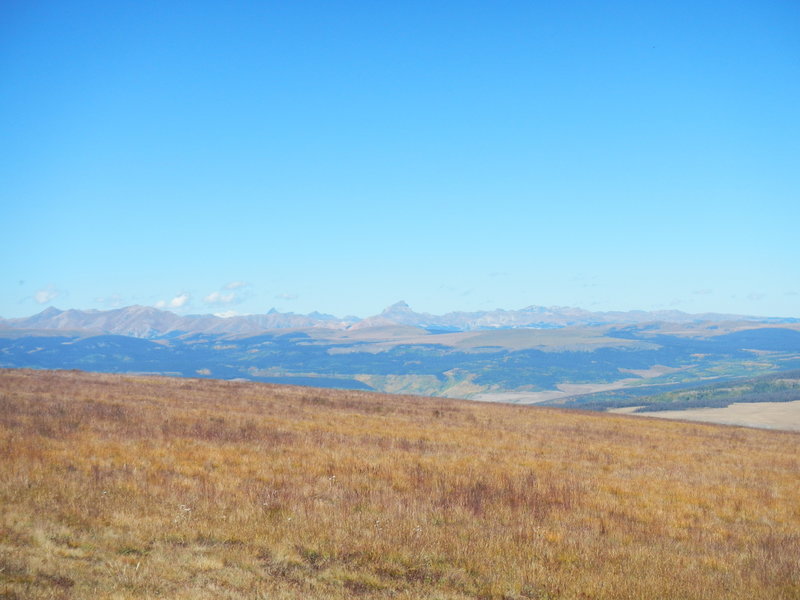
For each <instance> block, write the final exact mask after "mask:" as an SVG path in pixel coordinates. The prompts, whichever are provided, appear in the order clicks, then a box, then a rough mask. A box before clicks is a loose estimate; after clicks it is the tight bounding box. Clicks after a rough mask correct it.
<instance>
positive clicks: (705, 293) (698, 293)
mask: <svg viewBox="0 0 800 600" xmlns="http://www.w3.org/2000/svg"><path fill="white" fill-rule="evenodd" d="M713 293H714V290H709V289H703V290H693V291H692V294H694V295H695V296H708V295H709V294H713Z"/></svg>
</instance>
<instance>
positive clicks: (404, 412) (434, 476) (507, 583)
mask: <svg viewBox="0 0 800 600" xmlns="http://www.w3.org/2000/svg"><path fill="white" fill-rule="evenodd" d="M0 404H1V405H2V407H1V409H0V449H1V451H2V462H0V507H1V508H0V510H1V511H2V514H1V515H0V518H1V519H2V520H0V598H120V599H123V598H156V597H159V598H185V599H190V598H191V599H198V598H253V599H256V598H264V599H267V598H269V599H281V598H311V599H314V598H319V599H322V598H334V599H336V598H355V597H364V598H366V597H370V598H390V597H391V598H402V599H406V598H408V599H410V598H433V599H436V598H438V599H442V600H444V599H460V598H497V599H500V598H505V599H510V598H538V599H545V598H550V599H554V598H598V599H600V598H607V599H612V598H613V599H621V598H626V599H628V598H629V599H634V598H636V599H669V598H673V599H681V600H684V599H700V598H726V599H727V598H730V599H739V598H741V599H745V598H746V599H748V600H750V599H752V598H786V599H788V598H800V498H799V496H798V490H799V489H800V435H798V434H794V433H786V432H772V431H760V430H747V429H739V428H732V427H719V426H712V425H700V424H686V423H674V422H668V421H660V420H648V419H642V418H634V417H626V416H620V415H597V414H583V413H579V412H568V411H557V410H552V409H537V408H525V407H515V406H503V405H487V404H480V403H469V402H464V401H456V400H446V399H428V398H418V397H388V396H381V395H377V394H368V393H359V392H342V391H332V390H318V389H304V388H292V387H281V386H269V385H259V384H251V383H233V382H217V381H208V380H205V381H198V380H186V379H166V378H134V377H123V376H114V375H89V374H84V373H77V372H41V371H39V372H37V371H22V370H20V371H0Z"/></svg>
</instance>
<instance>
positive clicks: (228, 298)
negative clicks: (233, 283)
mask: <svg viewBox="0 0 800 600" xmlns="http://www.w3.org/2000/svg"><path fill="white" fill-rule="evenodd" d="M203 302H205V303H206V304H233V303H234V302H236V294H234V293H233V292H231V293H229V294H224V293H222V292H211V293H210V294H209V295H208V296H206V297H205V298H203Z"/></svg>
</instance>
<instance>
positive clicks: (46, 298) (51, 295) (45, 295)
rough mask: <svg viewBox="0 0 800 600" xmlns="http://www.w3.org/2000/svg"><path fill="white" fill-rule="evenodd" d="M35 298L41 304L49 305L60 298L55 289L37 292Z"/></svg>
mask: <svg viewBox="0 0 800 600" xmlns="http://www.w3.org/2000/svg"><path fill="white" fill-rule="evenodd" d="M33 298H34V300H36V302H38V303H39V304H47V303H48V302H52V301H53V300H55V299H56V298H58V292H57V291H56V290H54V289H53V288H45V289H42V290H39V291H37V292H36V293H35V294H34V295H33Z"/></svg>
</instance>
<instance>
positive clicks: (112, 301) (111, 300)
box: [94, 294, 125, 308]
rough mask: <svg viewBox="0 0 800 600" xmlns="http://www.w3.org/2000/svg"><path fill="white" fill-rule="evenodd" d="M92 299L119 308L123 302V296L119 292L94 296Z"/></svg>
mask: <svg viewBox="0 0 800 600" xmlns="http://www.w3.org/2000/svg"><path fill="white" fill-rule="evenodd" d="M94 301H95V302H97V303H98V304H102V305H103V306H107V307H109V308H119V307H120V306H123V305H124V304H125V298H123V297H122V296H120V295H119V294H111V295H110V296H106V297H101V298H95V299H94Z"/></svg>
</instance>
